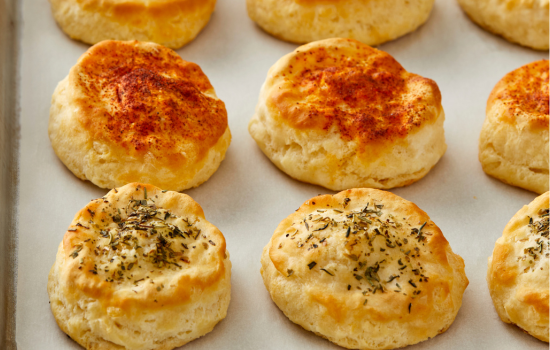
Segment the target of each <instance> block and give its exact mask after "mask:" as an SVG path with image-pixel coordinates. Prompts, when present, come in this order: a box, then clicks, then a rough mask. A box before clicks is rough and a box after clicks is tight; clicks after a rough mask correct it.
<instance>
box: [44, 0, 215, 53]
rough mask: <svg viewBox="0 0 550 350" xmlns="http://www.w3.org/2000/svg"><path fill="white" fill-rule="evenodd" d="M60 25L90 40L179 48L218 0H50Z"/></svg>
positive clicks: (201, 25) (76, 36)
mask: <svg viewBox="0 0 550 350" xmlns="http://www.w3.org/2000/svg"><path fill="white" fill-rule="evenodd" d="M50 4H51V7H52V13H53V16H54V18H55V20H56V21H57V23H58V24H59V26H60V27H61V29H62V30H63V31H64V32H65V33H66V34H67V35H69V36H70V37H71V38H72V39H76V40H80V41H83V42H85V43H88V44H92V45H93V44H97V43H99V42H100V41H103V40H140V41H151V42H155V43H158V44H162V45H164V46H167V47H169V48H172V49H177V48H179V47H181V46H183V45H185V44H187V43H188V42H190V41H191V40H193V39H194V38H195V37H196V36H197V34H199V32H200V31H201V30H202V29H203V28H204V27H205V26H206V24H207V23H208V21H209V20H210V15H211V14H212V12H213V11H214V7H215V6H216V0H147V1H145V0H124V1H120V0H50Z"/></svg>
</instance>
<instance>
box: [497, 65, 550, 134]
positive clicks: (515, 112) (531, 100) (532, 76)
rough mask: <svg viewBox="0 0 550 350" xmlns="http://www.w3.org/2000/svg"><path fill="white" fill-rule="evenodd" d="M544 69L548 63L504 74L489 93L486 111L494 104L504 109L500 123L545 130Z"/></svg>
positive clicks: (545, 90)
mask: <svg viewBox="0 0 550 350" xmlns="http://www.w3.org/2000/svg"><path fill="white" fill-rule="evenodd" d="M548 69H549V65H548V60H540V61H535V62H532V63H529V64H526V65H525V66H522V67H520V68H518V69H516V70H514V71H512V72H510V73H508V74H506V75H505V76H504V78H502V79H501V80H500V81H499V82H498V84H497V85H496V86H495V88H494V89H493V91H492V92H491V95H490V96H489V100H488V102H487V109H488V110H489V109H490V108H492V107H493V105H494V104H496V103H497V102H498V103H500V104H503V105H504V108H505V112H504V113H502V115H501V116H500V118H501V119H502V120H503V121H506V122H508V123H511V124H514V123H517V122H522V121H526V122H528V123H529V124H531V125H532V126H538V127H541V128H546V129H548V125H549V124H548V114H549V106H548V103H549V93H548Z"/></svg>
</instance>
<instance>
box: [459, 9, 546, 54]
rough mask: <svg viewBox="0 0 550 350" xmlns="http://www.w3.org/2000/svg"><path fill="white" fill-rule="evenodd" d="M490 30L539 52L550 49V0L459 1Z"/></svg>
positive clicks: (474, 17)
mask: <svg viewBox="0 0 550 350" xmlns="http://www.w3.org/2000/svg"><path fill="white" fill-rule="evenodd" d="M458 2H459V4H460V6H462V9H463V10H464V12H466V14H467V15H468V16H469V17H470V18H471V19H472V21H474V22H475V23H477V24H478V25H480V26H481V27H483V28H485V29H486V30H488V31H490V32H492V33H495V34H497V35H501V36H503V37H504V38H505V39H506V40H508V41H511V42H513V43H518V44H520V45H523V46H527V47H530V48H533V49H536V50H548V47H549V46H548V45H549V36H548V26H549V22H548V17H549V13H548V10H549V1H548V0H458Z"/></svg>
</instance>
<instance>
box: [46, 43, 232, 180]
mask: <svg viewBox="0 0 550 350" xmlns="http://www.w3.org/2000/svg"><path fill="white" fill-rule="evenodd" d="M48 131H49V135H50V141H51V143H52V146H53V148H54V150H55V153H57V155H58V156H59V158H60V159H61V161H62V162H63V163H64V164H65V165H66V166H67V168H69V170H71V171H72V172H73V173H74V174H75V175H76V176H78V177H79V178H80V179H83V180H90V181H91V182H93V183H94V184H96V185H97V186H99V187H103V188H113V187H116V186H122V185H125V184H127V183H131V182H144V183H150V184H153V185H155V186H158V187H161V188H162V189H165V190H174V191H181V190H184V189H187V188H191V187H196V186H198V185H200V184H201V183H203V182H204V181H206V180H208V178H209V177H210V176H211V175H212V174H213V173H214V172H215V171H216V170H217V169H218V167H219V165H220V163H221V161H222V160H223V159H224V157H225V152H226V150H227V148H228V147H229V143H230V141H231V133H230V131H229V126H228V124H227V111H226V109H225V104H224V103H223V102H222V101H220V99H218V98H217V97H216V93H215V91H214V88H213V87H212V85H211V84H210V82H209V80H208V78H207V77H206V75H205V74H204V73H203V72H202V70H201V69H200V67H199V66H198V65H196V64H194V63H190V62H186V61H184V60H182V59H181V58H180V57H179V56H178V55H177V54H176V53H175V52H174V51H172V50H170V49H167V48H165V47H163V46H161V45H157V44H153V43H142V42H137V41H133V42H123V41H104V42H102V43H99V44H97V45H95V46H93V47H91V48H90V49H89V50H88V51H87V52H86V53H85V54H84V55H82V56H81V57H80V59H79V60H78V62H77V64H76V65H75V66H74V67H73V68H71V71H70V72H69V75H68V76H67V77H66V78H65V79H64V80H62V81H61V82H60V83H59V84H58V86H57V88H56V89H55V92H54V94H53V97H52V106H51V108H50V123H49V129H48Z"/></svg>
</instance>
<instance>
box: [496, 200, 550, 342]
mask: <svg viewBox="0 0 550 350" xmlns="http://www.w3.org/2000/svg"><path fill="white" fill-rule="evenodd" d="M548 243H549V241H548V192H546V193H544V194H542V195H540V196H539V197H537V198H536V199H535V200H533V201H532V202H531V203H530V204H529V205H526V206H524V207H523V208H522V209H521V210H520V211H518V212H517V213H516V215H514V217H512V219H511V220H510V222H509V223H508V225H506V227H505V228H504V232H503V233H502V237H500V238H499V239H498V240H497V242H496V243H495V249H494V250H493V254H492V255H491V257H489V268H488V269H487V283H488V285H489V292H490V293H491V298H492V299H493V304H494V305H495V309H496V311H497V313H498V315H499V317H500V319H501V320H502V321H504V322H506V323H512V324H515V325H517V326H518V327H520V328H521V329H523V330H524V331H525V332H527V333H529V334H531V335H532V336H533V337H535V338H537V339H540V340H542V341H545V342H548V314H549V310H550V308H549V292H548V283H549V281H548V274H549V270H548V261H549V258H548V255H549V253H550V251H549V248H548Z"/></svg>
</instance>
